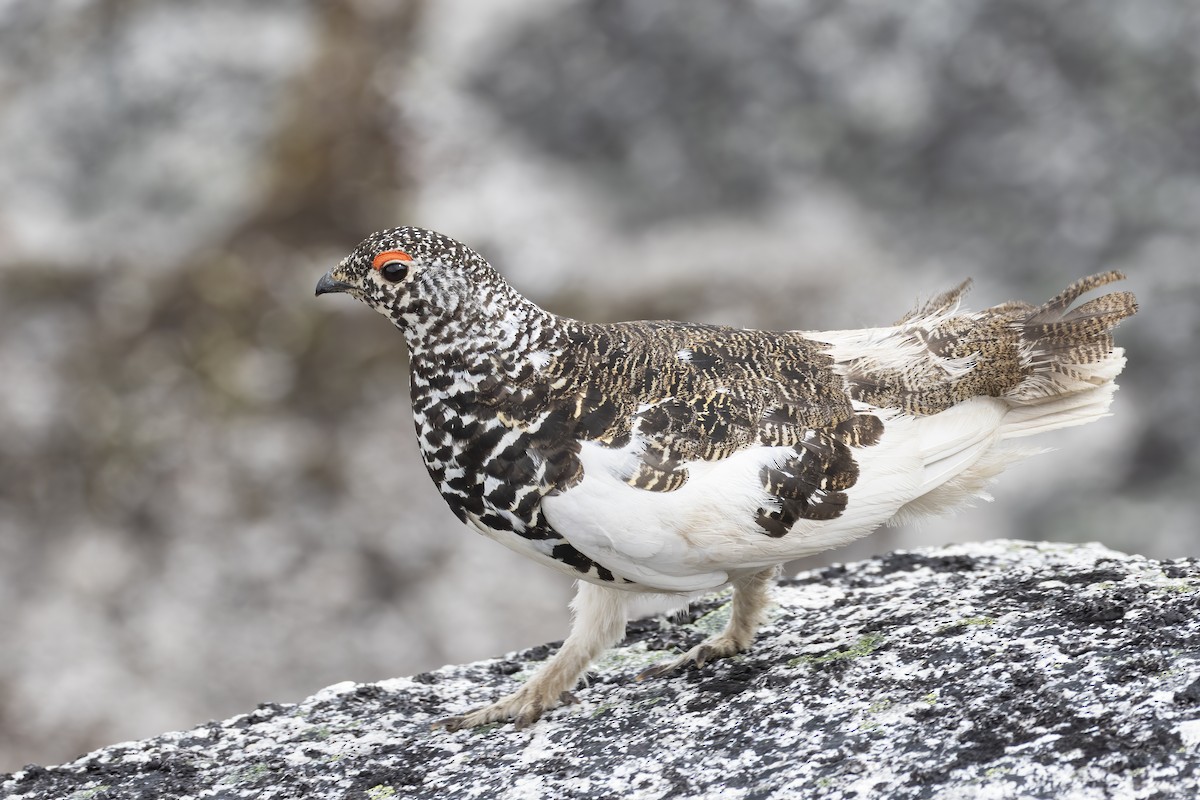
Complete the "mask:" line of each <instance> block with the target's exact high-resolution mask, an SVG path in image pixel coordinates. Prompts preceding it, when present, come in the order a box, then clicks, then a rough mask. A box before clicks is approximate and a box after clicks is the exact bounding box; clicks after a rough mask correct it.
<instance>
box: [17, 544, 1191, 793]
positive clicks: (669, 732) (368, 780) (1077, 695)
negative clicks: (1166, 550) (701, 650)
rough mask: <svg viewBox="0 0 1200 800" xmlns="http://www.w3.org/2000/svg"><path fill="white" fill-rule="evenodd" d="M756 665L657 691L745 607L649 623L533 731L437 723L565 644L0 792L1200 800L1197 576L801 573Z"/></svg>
mask: <svg viewBox="0 0 1200 800" xmlns="http://www.w3.org/2000/svg"><path fill="white" fill-rule="evenodd" d="M774 597H775V602H776V605H775V606H774V607H773V612H772V615H771V619H770V622H769V623H768V624H767V625H766V627H765V628H764V630H763V632H762V635H761V636H760V637H759V641H758V642H757V644H756V645H755V647H754V648H753V649H752V650H751V651H750V652H748V653H746V654H744V655H743V656H740V657H738V658H735V659H732V660H728V661H725V662H723V663H717V664H712V665H709V666H707V667H705V668H703V669H701V670H692V671H690V672H687V673H685V674H683V675H681V676H678V677H675V678H673V679H668V680H658V681H653V682H648V683H636V682H635V681H634V680H633V677H632V676H633V675H635V674H636V673H637V672H638V671H639V670H640V669H642V668H643V667H645V666H646V665H647V664H650V663H653V662H654V661H657V660H659V659H663V658H666V657H667V656H668V653H669V652H671V651H672V650H674V649H677V648H682V647H687V646H689V645H691V644H693V643H694V642H696V641H698V640H699V639H700V638H702V637H703V636H705V635H707V634H708V633H709V632H710V631H712V630H715V629H717V628H718V627H719V626H720V625H721V624H722V623H723V617H724V616H725V614H726V613H727V608H726V597H725V596H722V595H717V596H712V597H707V598H703V599H701V600H698V601H697V602H695V603H693V605H692V606H691V608H690V610H689V611H688V612H687V613H686V614H684V615H678V616H676V617H675V618H674V619H670V620H668V619H666V618H656V619H647V620H640V621H637V622H633V623H631V624H630V627H629V635H628V637H627V639H626V640H625V642H624V643H623V644H622V645H621V646H620V647H619V648H617V649H614V650H613V651H612V652H611V653H610V654H609V655H608V656H607V657H606V658H604V659H603V660H602V661H601V662H600V663H598V664H597V665H596V666H595V669H594V671H593V673H592V674H591V676H590V681H589V684H588V685H587V686H586V687H581V688H580V690H579V691H578V692H577V694H578V703H577V704H575V705H571V706H566V707H563V708H560V709H557V710H555V711H553V712H550V713H549V714H547V715H546V717H545V718H543V719H542V720H541V721H540V722H538V723H536V724H535V725H533V726H531V727H529V728H526V729H524V730H516V729H514V728H513V727H511V726H507V725H502V726H489V727H487V728H483V729H479V730H476V731H463V732H458V733H453V734H449V733H445V732H443V731H440V730H431V728H430V726H429V723H430V722H431V721H433V720H436V719H438V718H439V717H442V716H446V715H449V714H454V713H458V712H460V711H462V710H464V709H466V708H468V707H470V706H473V705H476V704H479V703H483V702H485V701H487V700H489V699H491V698H493V697H495V696H496V695H498V694H499V693H501V692H504V691H508V690H510V689H511V688H512V687H513V686H514V685H515V684H516V683H517V682H519V681H520V680H521V679H522V677H523V676H524V675H526V674H528V673H529V672H530V671H531V670H533V669H535V668H536V667H537V666H538V665H539V663H540V662H541V661H543V660H544V659H545V658H546V657H547V655H548V654H549V653H550V652H551V651H552V649H553V647H554V645H547V646H542V647H536V648H533V649H531V650H527V651H524V652H519V653H514V654H510V655H508V656H505V657H503V658H496V659H492V660H488V661H481V662H477V663H474V664H468V665H464V666H449V667H445V668H443V669H440V670H437V671H435V672H429V673H423V674H419V675H415V676H413V677H411V678H398V679H395V680H388V681H383V682H380V683H375V684H353V683H342V684H338V685H335V686H331V687H329V688H327V689H325V690H323V691H321V692H319V693H318V694H316V695H314V696H313V697H311V698H309V699H307V700H305V701H303V702H301V703H298V704H296V705H276V704H270V705H263V706H260V707H259V708H258V709H256V710H255V711H253V712H250V713H248V714H243V715H240V716H237V717H233V718H232V719H229V720H226V721H224V722H211V723H208V724H205V725H200V726H198V727H196V728H193V729H192V730H189V731H183V732H177V733H168V734H164V735H162V736H158V737H155V738H152V739H147V740H145V741H141V742H131V743H125V744H117V745H113V746H111V747H107V748H104V749H101V750H97V751H95V752H93V753H90V754H88V755H86V756H84V757H82V758H80V759H78V760H76V761H74V762H72V763H69V764H64V765H62V766H56V767H49V768H43V767H36V766H30V767H26V768H25V769H24V770H21V771H19V772H16V773H14V774H11V775H5V776H0V796H4V797H6V798H11V800H41V799H42V798H46V799H47V800H48V799H49V798H55V799H56V800H57V799H59V798H65V797H71V798H85V797H86V798H91V799H92V800H102V798H113V799H115V798H122V799H123V798H151V797H153V798H239V797H255V798H263V799H264V800H269V798H283V797H289V798H291V797H323V798H369V799H370V800H381V799H382V798H407V797H414V798H415V797H439V798H470V797H506V798H536V797H556V798H589V800H594V799H595V798H610V797H611V798H663V797H672V798H716V797H721V798H775V797H780V798H782V797H797V796H804V797H819V798H850V797H890V798H909V797H911V798H917V797H920V798H951V797H954V798H961V797H989V798H1005V797H1056V798H1091V797H1096V798H1100V797H1114V796H1117V797H1123V798H1151V797H1193V796H1196V795H1197V793H1198V792H1200V781H1198V780H1197V772H1198V770H1200V627H1198V626H1197V623H1196V622H1195V617H1196V611H1197V608H1198V606H1200V565H1198V564H1197V562H1195V561H1193V560H1191V559H1188V560H1178V561H1153V560H1149V559H1146V558H1142V557H1140V556H1128V555H1123V554H1121V553H1118V552H1115V551H1112V550H1109V549H1106V548H1104V547H1101V546H1099V545H1083V546H1074V545H1051V544H1032V543H1027V542H1017V541H993V542H988V543H982V544H980V543H976V544H969V545H957V546H952V547H945V548H939V549H923V550H913V551H899V552H895V553H892V554H889V555H885V556H880V557H876V558H872V559H870V560H867V561H862V562H859V563H856V564H850V565H835V566H832V567H828V568H824V569H820V570H814V571H810V572H806V573H801V574H800V575H798V576H797V577H796V578H794V579H790V580H787V581H785V582H784V583H783V584H781V586H780V587H779V588H778V589H777V590H776V591H775V595H774Z"/></svg>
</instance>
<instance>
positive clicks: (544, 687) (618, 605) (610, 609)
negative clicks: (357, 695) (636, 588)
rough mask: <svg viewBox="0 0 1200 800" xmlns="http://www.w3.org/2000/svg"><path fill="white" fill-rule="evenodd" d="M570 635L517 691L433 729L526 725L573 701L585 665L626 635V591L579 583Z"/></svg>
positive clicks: (573, 606) (439, 722) (439, 721)
mask: <svg viewBox="0 0 1200 800" xmlns="http://www.w3.org/2000/svg"><path fill="white" fill-rule="evenodd" d="M571 609H572V611H574V618H573V619H572V622H571V633H570V634H569V635H568V636H567V640H566V641H565V642H563V646H562V647H560V648H559V650H558V652H557V653H555V654H554V657H553V658H551V659H550V660H549V661H548V662H546V664H545V666H543V667H542V668H541V669H540V670H538V672H537V674H535V675H534V676H533V677H532V678H530V679H529V680H528V682H526V683H525V685H524V686H522V687H521V688H520V689H518V690H517V691H515V692H513V693H512V694H510V695H508V696H507V697H504V698H502V699H501V700H498V701H496V702H495V703H492V704H491V705H489V706H484V707H483V708H479V709H476V710H475V711H471V712H468V713H466V714H460V715H458V716H454V717H447V718H446V719H442V720H438V721H437V722H434V723H433V726H434V727H440V728H445V729H446V730H448V731H457V730H462V729H464V728H476V727H478V726H480V725H486V724H488V723H489V722H508V721H510V720H511V721H512V722H515V723H516V725H517V727H518V728H523V727H525V726H527V725H531V724H533V723H534V722H537V720H538V719H539V718H540V717H541V716H542V713H543V712H544V711H549V710H550V709H552V708H555V707H557V706H559V705H561V704H563V703H574V702H576V699H575V696H574V695H573V694H571V690H572V689H574V688H575V684H576V683H577V682H578V681H579V678H580V676H581V675H583V673H584V671H585V670H586V669H587V668H588V665H589V664H591V663H592V661H593V660H594V659H595V658H596V656H598V655H599V654H600V653H601V652H602V651H603V650H605V649H607V648H609V647H611V646H612V645H614V644H616V642H617V640H619V639H620V638H621V636H622V635H623V634H624V633H625V593H624V592H621V591H619V590H617V589H606V588H604V587H603V586H596V585H594V584H591V583H584V582H582V581H581V582H580V583H579V584H578V589H577V590H576V593H575V599H574V600H573V601H572V602H571Z"/></svg>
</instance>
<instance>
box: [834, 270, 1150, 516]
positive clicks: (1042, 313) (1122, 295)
mask: <svg viewBox="0 0 1200 800" xmlns="http://www.w3.org/2000/svg"><path fill="white" fill-rule="evenodd" d="M1122 277H1123V276H1122V275H1121V274H1120V273H1117V272H1108V273H1104V274H1101V275H1095V276H1092V277H1089V278H1084V279H1083V280H1081V281H1078V282H1076V283H1074V284H1072V285H1071V286H1069V287H1068V288H1067V289H1066V290H1065V291H1063V292H1062V293H1061V294H1059V295H1058V296H1057V297H1055V298H1053V299H1052V300H1050V301H1049V302H1047V303H1045V304H1044V305H1042V306H1032V305H1028V304H1024V303H1006V304H1004V305H1001V306H995V307H993V308H990V309H987V310H986V311H983V312H980V313H978V314H974V315H972V314H962V315H958V316H955V314H956V312H957V307H958V302H959V299H960V297H961V292H962V288H963V287H959V289H957V290H955V291H952V292H948V293H946V294H945V295H941V296H939V297H938V298H935V299H934V300H933V301H931V302H930V303H928V304H926V305H925V306H923V307H922V308H920V309H918V310H917V311H916V312H913V314H910V315H909V316H908V317H906V318H905V319H904V320H901V322H900V325H899V326H898V330H900V331H905V332H907V330H913V329H919V330H920V331H921V335H920V338H921V340H922V341H923V343H928V342H934V343H935V346H933V347H928V355H925V356H924V357H923V361H922V360H919V361H918V365H921V364H929V363H936V359H937V358H939V357H943V356H942V354H943V353H945V354H949V355H953V354H955V353H954V350H953V348H952V347H949V346H947V345H944V344H939V343H938V340H939V339H942V340H949V339H950V338H951V336H950V335H947V333H944V332H952V335H953V336H957V337H959V340H960V341H971V343H972V346H973V347H977V348H978V350H977V352H978V354H979V355H978V356H977V357H975V358H974V359H973V361H974V363H973V365H972V368H973V370H977V371H980V372H981V373H982V377H984V378H985V380H982V381H976V384H977V385H980V386H983V387H984V388H985V389H986V388H987V387H989V386H992V387H996V388H1000V387H999V386H997V382H1003V383H1002V384H1001V385H1002V386H1003V388H1002V389H1001V390H1000V391H984V392H980V393H979V394H977V395H976V396H973V397H963V396H962V395H963V394H964V393H963V392H961V391H956V390H957V389H958V388H960V387H961V386H963V385H964V383H963V382H964V381H969V380H971V375H970V373H968V374H966V375H961V374H955V373H954V372H953V371H951V370H945V369H944V370H943V372H942V374H943V375H944V376H945V377H943V378H942V380H943V381H944V383H943V384H942V385H943V386H948V387H950V389H949V390H946V389H942V390H941V392H943V394H941V395H940V396H939V394H938V391H937V390H936V389H931V388H930V387H929V383H928V378H929V376H930V375H931V374H932V373H931V372H930V371H929V369H928V368H927V367H919V369H918V370H914V368H913V367H911V366H910V367H909V368H908V369H907V370H904V371H903V372H902V373H901V374H902V376H903V377H908V376H912V375H917V374H920V375H921V377H922V378H923V379H924V380H925V381H926V382H925V384H924V385H921V383H920V382H917V381H911V382H910V383H909V384H908V385H907V386H906V385H904V382H903V381H902V380H901V381H898V380H895V379H893V378H891V377H890V376H887V375H885V376H884V378H885V379H880V378H879V377H877V376H879V375H880V374H882V370H879V368H878V367H877V366H876V367H875V370H876V374H875V375H874V376H870V377H871V380H870V381H869V382H868V381H866V380H863V379H862V378H861V377H859V376H861V375H863V374H864V373H865V372H867V371H866V370H863V369H862V368H861V365H862V364H863V361H862V360H857V361H856V362H851V364H850V366H851V368H850V369H848V370H847V376H848V378H849V383H850V385H851V387H852V388H853V387H855V386H856V385H858V386H866V385H868V384H869V385H870V386H872V387H875V386H889V385H890V386H892V387H896V386H899V387H900V391H897V392H896V393H895V395H894V397H895V399H897V400H899V401H901V402H898V403H897V405H900V406H901V407H905V406H908V407H911V408H913V409H915V410H916V411H917V412H918V413H917V414H916V416H915V418H914V420H913V421H914V423H915V424H916V425H917V429H918V440H919V441H920V458H921V461H922V463H923V471H922V482H921V484H920V487H919V489H918V493H917V494H916V496H915V497H914V498H913V499H912V500H910V501H909V502H908V503H906V504H905V505H904V506H903V507H902V508H901V509H900V510H899V512H898V513H897V514H896V516H895V517H894V518H893V519H892V522H893V523H904V522H910V521H914V520H917V519H920V518H922V517H928V516H930V515H934V514H940V513H944V512H946V511H949V510H952V509H954V508H956V507H960V506H962V505H965V504H967V503H969V502H970V501H971V500H972V499H975V498H980V499H985V500H988V499H991V498H990V497H989V495H988V494H987V491H986V487H987V484H988V483H989V482H990V481H991V480H992V479H993V478H994V477H995V476H996V475H998V474H999V473H1000V472H1001V471H1003V470H1004V469H1005V468H1006V467H1007V466H1009V465H1010V464H1012V463H1013V462H1015V461H1018V460H1020V459H1023V458H1026V457H1028V456H1031V455H1035V454H1037V453H1040V452H1043V448H1038V447H1036V446H1034V447H1031V446H1028V445H1023V444H1017V443H1013V442H1012V441H1011V440H1013V439H1018V438H1023V437H1027V436H1032V435H1035V434H1040V433H1044V432H1046V431H1051V430H1056V429H1058V428H1066V427H1070V426H1073V425H1083V424H1086V423H1088V422H1092V421H1093V420H1096V419H1099V418H1100V417H1103V416H1106V415H1107V413H1108V408H1109V405H1110V404H1111V403H1112V399H1113V395H1114V394H1115V392H1116V391H1117V385H1116V382H1115V381H1116V378H1117V377H1118V376H1119V375H1120V373H1121V370H1122V369H1123V368H1124V366H1125V355H1124V352H1123V351H1122V350H1121V349H1120V348H1117V347H1114V346H1113V339H1112V330H1113V328H1114V327H1115V326H1116V325H1117V324H1118V323H1120V322H1121V321H1122V320H1123V319H1125V318H1126V317H1129V316H1131V315H1133V314H1134V313H1135V312H1136V311H1137V303H1136V302H1135V300H1134V297H1133V295H1132V294H1131V293H1129V292H1114V293H1111V294H1107V295H1103V296H1102V297H1099V298H1096V299H1094V300H1091V301H1088V302H1086V303H1083V304H1082V305H1080V306H1078V307H1076V308H1074V309H1072V308H1071V304H1072V303H1074V302H1075V301H1076V300H1077V299H1078V298H1079V297H1080V296H1081V295H1082V294H1084V293H1085V292H1088V291H1091V290H1093V289H1096V288H1098V287H1100V286H1104V285H1107V284H1109V283H1112V282H1113V281H1116V280H1119V279H1121V278H1122ZM993 343H997V344H999V345H1000V346H994V345H993ZM1005 343H1007V346H1005ZM1014 345H1015V348H1014ZM1014 349H1015V353H1016V358H1015V359H1014V357H1013V356H1012V355H1006V351H1007V353H1013V352H1014ZM857 355H858V354H856V356H857ZM960 357H961V355H960ZM835 358H836V355H835ZM859 359H861V356H859ZM920 370H924V371H923V372H921V371H920ZM945 394H951V395H957V396H956V397H955V400H956V402H954V403H953V404H952V405H948V406H944V407H941V408H938V407H937V405H936V404H935V403H933V402H930V398H933V399H936V400H941V398H942V397H944V396H945ZM988 395H991V396H988ZM912 397H916V398H918V399H919V401H920V402H913V401H912V400H910V398H912ZM889 399H891V398H889ZM927 408H929V409H931V410H933V413H924V414H922V413H920V412H921V411H924V410H925V409H927ZM906 410H909V409H908V408H906ZM910 413H911V412H910Z"/></svg>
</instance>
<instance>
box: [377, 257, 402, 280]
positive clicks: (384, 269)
mask: <svg viewBox="0 0 1200 800" xmlns="http://www.w3.org/2000/svg"><path fill="white" fill-rule="evenodd" d="M379 274H380V275H382V276H383V279H384V280H385V281H391V282H392V283H396V282H397V281H402V280H404V276H405V275H407V274H408V262H406V261H400V260H399V259H395V260H392V261H386V262H384V263H383V265H381V266H380V267H379Z"/></svg>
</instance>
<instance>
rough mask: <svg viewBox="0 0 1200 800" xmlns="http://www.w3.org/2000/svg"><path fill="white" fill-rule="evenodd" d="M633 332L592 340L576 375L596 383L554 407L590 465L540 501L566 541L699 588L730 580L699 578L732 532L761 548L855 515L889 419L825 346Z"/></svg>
mask: <svg viewBox="0 0 1200 800" xmlns="http://www.w3.org/2000/svg"><path fill="white" fill-rule="evenodd" d="M627 325H628V326H629V327H627V328H625V329H624V330H622V329H619V328H618V329H617V331H615V332H614V333H623V334H625V335H624V336H622V337H619V341H618V342H615V343H614V342H603V341H602V342H601V343H600V344H599V346H596V344H595V334H593V338H592V339H591V340H589V347H588V348H587V349H584V350H582V351H581V352H580V353H577V354H576V356H575V357H576V358H577V359H578V361H577V362H576V364H578V362H579V361H583V362H584V368H583V369H579V368H578V366H575V367H574V368H573V369H572V370H571V373H572V374H574V375H582V376H586V379H585V380H582V381H580V382H579V383H577V384H575V385H573V386H571V385H564V386H563V389H564V391H562V392H561V393H560V394H561V397H560V399H559V400H558V401H557V403H553V402H552V403H551V404H549V406H548V408H549V409H550V410H548V411H547V412H545V413H546V414H548V415H555V414H557V415H558V417H559V421H558V422H556V427H557V426H559V425H561V426H562V429H560V431H559V432H560V434H561V433H562V432H563V430H564V429H569V430H570V431H571V432H572V433H573V434H574V435H573V436H570V435H568V436H565V437H564V436H561V435H560V436H556V437H554V439H553V440H547V441H546V443H547V445H550V446H553V447H562V446H564V445H563V443H564V442H570V443H571V445H570V446H572V447H574V448H575V449H574V451H573V453H572V456H573V460H574V461H575V462H576V463H577V464H578V469H577V470H575V471H574V472H573V473H572V474H573V480H572V481H571V482H570V484H569V485H563V486H560V487H558V488H556V489H555V490H554V491H551V492H548V493H547V496H546V497H545V499H544V500H543V510H544V511H545V513H546V516H547V519H548V520H549V521H550V523H551V524H552V525H553V526H554V528H555V529H556V530H557V531H558V532H559V533H561V535H563V536H565V537H567V538H568V539H569V540H570V541H571V542H572V544H574V545H575V546H576V547H578V548H579V549H580V550H581V551H583V552H585V553H587V554H588V555H589V557H591V558H594V559H596V560H598V561H600V562H601V563H604V564H605V565H606V566H607V567H608V568H610V569H612V570H613V571H614V572H617V573H618V574H621V575H624V576H625V577H628V578H630V579H631V580H635V581H638V582H644V583H648V584H649V585H653V586H655V587H657V588H663V589H669V590H675V591H689V590H692V589H702V588H710V586H713V585H719V584H720V583H723V582H724V580H725V579H726V577H727V576H726V575H725V573H724V571H722V570H718V569H711V568H710V569H707V570H704V569H702V570H701V571H700V572H697V571H696V570H697V568H698V567H697V565H698V564H700V563H702V562H703V563H713V562H711V561H706V559H705V558H704V551H706V550H711V549H712V548H713V547H715V546H719V544H720V542H721V541H722V537H724V538H725V539H729V538H731V537H732V538H735V539H736V538H742V539H747V540H749V541H751V542H752V543H754V545H755V547H756V546H757V543H758V541H759V540H767V539H772V538H774V539H778V538H780V537H784V536H786V535H787V534H788V533H789V532H790V531H791V530H792V528H793V527H794V526H796V525H797V523H801V522H804V523H806V524H805V527H808V526H809V525H808V523H816V522H826V521H829V520H833V519H836V518H838V517H840V516H841V515H842V514H843V512H844V511H845V509H846V505H847V494H846V490H847V489H849V488H850V487H852V486H853V485H854V484H855V483H856V481H857V479H858V475H859V466H858V463H857V460H856V458H855V456H854V454H853V452H852V451H853V449H855V448H864V447H870V446H872V445H873V444H875V443H876V442H877V441H878V439H879V437H880V435H881V434H882V429H883V425H882V422H881V421H880V420H879V418H878V417H876V416H873V415H871V414H869V413H861V412H856V411H855V409H854V408H853V406H852V404H851V401H850V399H849V397H848V396H847V395H846V393H845V388H844V383H843V381H842V379H841V378H840V377H839V376H836V375H835V374H834V373H833V371H832V369H831V360H830V359H829V358H828V356H826V355H824V354H823V353H821V352H820V350H819V349H818V346H817V345H816V343H814V342H811V341H809V340H807V339H804V338H803V337H801V336H799V335H797V334H786V333H765V332H760V331H736V330H732V329H727V328H715V327H708V326H670V327H667V326H657V325H656V324H655V323H640V324H627ZM635 326H636V327H635ZM614 327H615V326H614ZM610 330H611V328H610ZM614 338H618V337H615V336H614ZM564 415H565V417H566V419H563V417H564ZM547 457H548V458H549V457H550V456H549V454H548V456H547ZM558 461H561V459H558ZM752 549H753V548H752Z"/></svg>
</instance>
